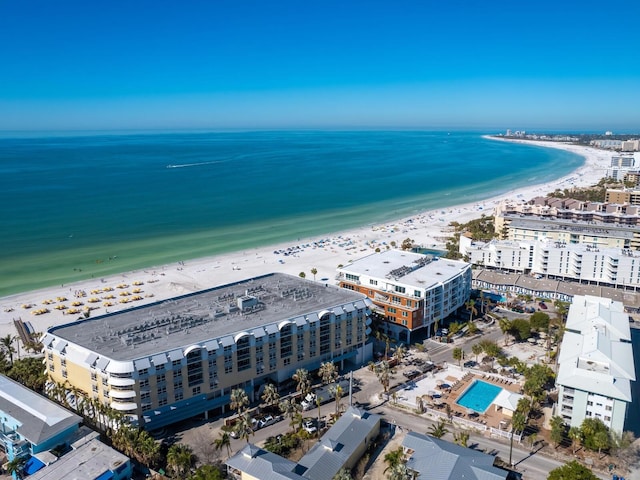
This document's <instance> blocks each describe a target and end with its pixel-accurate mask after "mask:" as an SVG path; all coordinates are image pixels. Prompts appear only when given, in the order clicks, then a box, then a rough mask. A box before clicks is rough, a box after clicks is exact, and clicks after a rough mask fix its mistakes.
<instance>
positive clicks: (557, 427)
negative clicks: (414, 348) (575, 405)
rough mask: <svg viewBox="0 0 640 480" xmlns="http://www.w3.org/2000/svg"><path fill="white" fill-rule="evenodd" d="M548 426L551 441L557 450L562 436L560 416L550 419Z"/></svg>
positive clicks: (562, 426) (562, 427) (562, 422)
mask: <svg viewBox="0 0 640 480" xmlns="http://www.w3.org/2000/svg"><path fill="white" fill-rule="evenodd" d="M549 425H551V441H552V442H553V443H554V444H555V446H556V448H558V445H560V442H561V441H562V437H563V436H564V420H563V419H562V417H561V416H559V415H556V416H555V417H551V420H550V421H549Z"/></svg>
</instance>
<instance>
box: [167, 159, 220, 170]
mask: <svg viewBox="0 0 640 480" xmlns="http://www.w3.org/2000/svg"><path fill="white" fill-rule="evenodd" d="M216 163H224V162H223V161H222V160H214V161H212V162H199V163H180V164H177V165H167V168H186V167H199V166H201V165H215V164H216Z"/></svg>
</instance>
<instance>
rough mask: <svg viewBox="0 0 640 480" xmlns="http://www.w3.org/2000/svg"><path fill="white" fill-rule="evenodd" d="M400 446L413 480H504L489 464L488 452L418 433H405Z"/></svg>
mask: <svg viewBox="0 0 640 480" xmlns="http://www.w3.org/2000/svg"><path fill="white" fill-rule="evenodd" d="M402 447H403V449H404V453H405V455H406V456H407V457H408V460H407V464H406V465H407V468H408V469H409V470H410V471H411V472H415V475H414V476H412V477H411V478H415V479H416V480H427V479H428V480H460V479H465V480H506V478H507V475H508V474H509V472H508V471H507V470H503V469H501V468H498V467H495V466H494V465H493V463H494V461H495V457H493V456H492V455H487V454H486V453H482V452H478V451H476V450H472V449H470V448H465V447H462V446H460V445H456V444H455V443H451V442H447V441H445V440H441V439H438V438H434V437H429V436H427V435H422V434H421V433H416V432H409V433H407V435H406V436H405V438H404V440H403V441H402Z"/></svg>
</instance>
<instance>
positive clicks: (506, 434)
mask: <svg viewBox="0 0 640 480" xmlns="http://www.w3.org/2000/svg"><path fill="white" fill-rule="evenodd" d="M489 433H491V435H495V436H497V437H503V438H511V432H507V431H506V430H500V429H499V428H493V427H489ZM513 438H514V439H515V440H517V441H518V443H520V440H522V434H521V433H520V434H513Z"/></svg>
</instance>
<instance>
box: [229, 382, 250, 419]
mask: <svg viewBox="0 0 640 480" xmlns="http://www.w3.org/2000/svg"><path fill="white" fill-rule="evenodd" d="M247 405H249V397H248V396H247V392H245V391H244V390H243V389H242V388H235V389H233V390H231V396H230V397H229V407H231V408H232V409H233V410H235V411H236V412H237V413H238V415H240V414H241V413H242V412H243V411H244V409H245V407H246V406H247Z"/></svg>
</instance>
